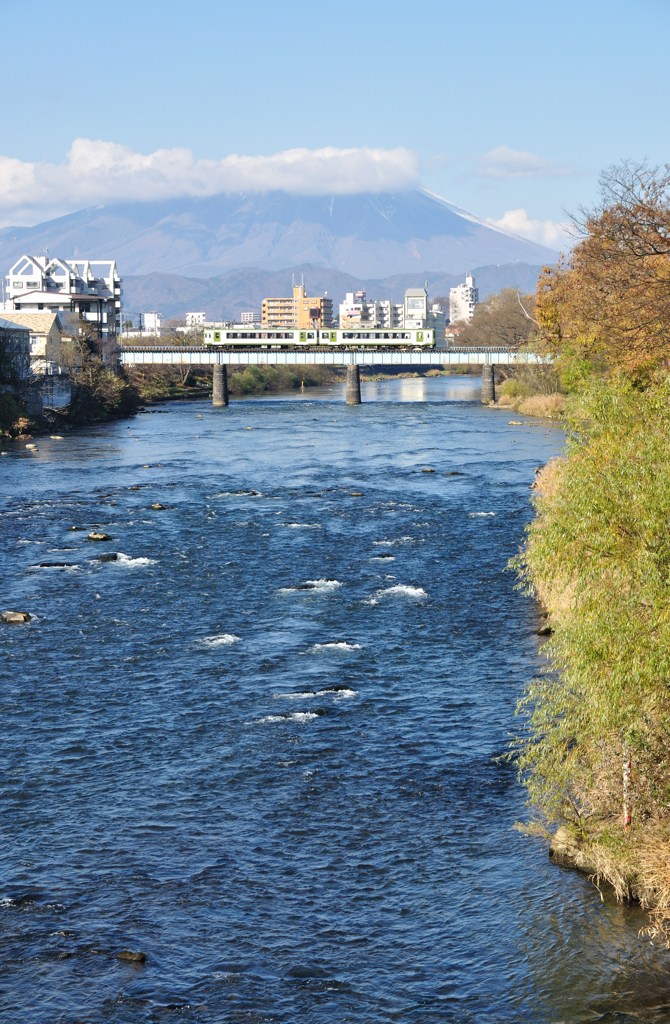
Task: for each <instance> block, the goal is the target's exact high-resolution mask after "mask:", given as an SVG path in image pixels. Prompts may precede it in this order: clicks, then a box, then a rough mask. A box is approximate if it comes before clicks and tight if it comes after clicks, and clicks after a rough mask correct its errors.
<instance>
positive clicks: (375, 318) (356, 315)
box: [339, 292, 403, 330]
mask: <svg viewBox="0 0 670 1024" xmlns="http://www.w3.org/2000/svg"><path fill="white" fill-rule="evenodd" d="M339 316H340V321H339V322H340V327H369V328H370V329H372V328H373V327H379V328H383V327H386V328H387V329H389V330H391V329H393V328H394V327H402V321H403V306H402V305H400V304H399V303H396V302H391V301H390V300H389V299H376V300H375V301H368V299H367V296H366V294H365V292H347V293H346V294H345V296H344V302H341V303H340V305H339Z"/></svg>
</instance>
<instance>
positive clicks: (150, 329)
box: [140, 310, 161, 334]
mask: <svg viewBox="0 0 670 1024" xmlns="http://www.w3.org/2000/svg"><path fill="white" fill-rule="evenodd" d="M140 332H141V333H142V334H160V332H161V315H160V313H157V312H156V310H153V312H151V313H140Z"/></svg>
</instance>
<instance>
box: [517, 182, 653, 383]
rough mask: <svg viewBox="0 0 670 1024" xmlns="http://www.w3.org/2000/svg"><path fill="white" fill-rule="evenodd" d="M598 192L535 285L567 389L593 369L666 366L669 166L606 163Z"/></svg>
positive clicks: (645, 373)
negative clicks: (562, 253) (563, 253)
mask: <svg viewBox="0 0 670 1024" xmlns="http://www.w3.org/2000/svg"><path fill="white" fill-rule="evenodd" d="M600 192H601V197H600V201H599V203H598V204H597V206H596V207H595V208H593V209H592V210H590V211H582V213H581V214H580V216H579V217H577V218H575V227H576V229H577V231H578V232H579V234H580V235H581V238H580V241H578V243H577V244H576V245H575V247H574V249H573V250H572V253H571V254H570V256H569V258H568V259H566V260H563V261H562V262H561V263H560V264H559V265H558V267H556V268H552V269H548V270H545V272H544V274H543V275H542V277H541V279H540V283H539V288H538V296H537V312H536V319H537V321H538V325H539V327H540V334H541V338H542V341H543V344H544V346H545V348H546V350H548V351H550V352H552V353H553V354H555V355H556V356H557V357H558V364H559V369H560V371H561V372H562V374H563V375H564V379H565V383H566V385H567V387H568V388H569V389H572V388H574V387H576V386H577V387H578V386H579V384H580V382H582V381H583V379H584V378H585V377H587V376H589V375H591V374H593V373H594V372H596V373H602V372H615V373H616V372H620V373H624V374H625V375H627V376H629V377H630V378H632V379H633V380H636V381H639V382H644V381H648V380H650V379H652V378H653V377H654V376H656V375H657V373H658V371H659V370H661V371H664V372H667V369H668V366H670V166H665V167H663V168H662V169H659V168H655V167H654V168H650V167H648V166H647V165H646V164H633V163H630V162H626V163H622V164H620V165H617V166H615V167H611V168H609V169H608V170H607V171H605V172H603V174H602V175H601V178H600Z"/></svg>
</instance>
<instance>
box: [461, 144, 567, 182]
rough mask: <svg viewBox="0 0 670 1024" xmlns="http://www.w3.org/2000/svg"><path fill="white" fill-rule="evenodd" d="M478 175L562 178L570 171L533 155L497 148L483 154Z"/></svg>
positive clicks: (505, 147) (489, 176) (503, 147)
mask: <svg viewBox="0 0 670 1024" xmlns="http://www.w3.org/2000/svg"><path fill="white" fill-rule="evenodd" d="M479 173H480V174H482V175H484V177H486V178H564V177H567V176H568V175H570V174H572V171H570V170H569V169H568V168H567V167H560V166H559V165H558V164H554V163H552V162H551V161H550V160H545V159H544V158H543V157H541V156H536V155H535V154H534V153H526V152H524V150H522V149H510V147H509V146H497V147H496V149H492V150H490V151H489V152H488V153H485V154H484V156H483V157H482V166H481V170H480V172H479Z"/></svg>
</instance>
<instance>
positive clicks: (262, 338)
mask: <svg viewBox="0 0 670 1024" xmlns="http://www.w3.org/2000/svg"><path fill="white" fill-rule="evenodd" d="M205 345H206V346H207V347H211V348H219V349H223V350H226V351H231V350H235V349H245V350H246V351H249V350H253V349H292V350H295V349H316V350H324V349H325V350H328V349H331V350H332V349H341V350H345V351H348V350H350V349H355V350H356V351H358V352H360V351H361V349H366V348H370V349H386V350H394V351H400V352H418V351H424V350H429V351H430V350H431V349H435V348H438V349H439V348H441V347H442V346H440V345H438V344H436V340H435V331H434V329H433V328H432V327H404V328H402V327H401V328H395V329H391V328H372V329H367V328H361V327H358V328H356V327H344V328H340V327H337V328H336V327H325V328H313V329H311V330H310V329H307V330H305V329H301V330H292V329H290V328H274V327H257V328H251V327H248V326H247V325H245V324H242V325H240V324H234V325H229V326H226V325H224V326H222V327H206V328H205Z"/></svg>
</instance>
